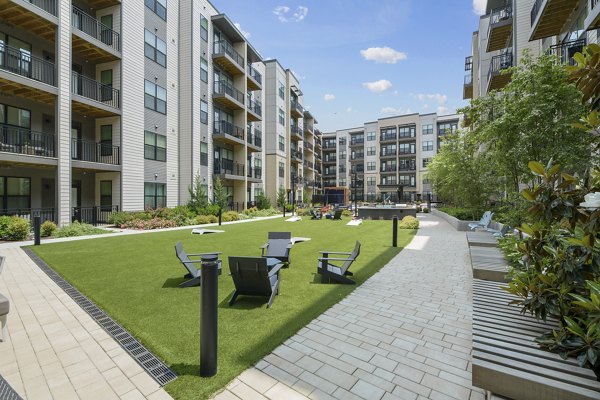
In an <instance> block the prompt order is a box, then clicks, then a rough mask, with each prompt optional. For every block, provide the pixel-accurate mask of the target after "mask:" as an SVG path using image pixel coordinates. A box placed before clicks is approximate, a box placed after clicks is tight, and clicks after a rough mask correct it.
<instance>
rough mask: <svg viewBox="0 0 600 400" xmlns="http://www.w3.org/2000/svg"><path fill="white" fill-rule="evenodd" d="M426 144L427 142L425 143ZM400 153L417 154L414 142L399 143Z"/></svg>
mask: <svg viewBox="0 0 600 400" xmlns="http://www.w3.org/2000/svg"><path fill="white" fill-rule="evenodd" d="M423 145H425V143H423ZM398 153H399V154H415V144H414V143H400V144H399V145H398Z"/></svg>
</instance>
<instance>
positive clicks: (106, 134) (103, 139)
mask: <svg viewBox="0 0 600 400" xmlns="http://www.w3.org/2000/svg"><path fill="white" fill-rule="evenodd" d="M112 136H113V135H112V125H100V154H101V155H102V156H112Z"/></svg>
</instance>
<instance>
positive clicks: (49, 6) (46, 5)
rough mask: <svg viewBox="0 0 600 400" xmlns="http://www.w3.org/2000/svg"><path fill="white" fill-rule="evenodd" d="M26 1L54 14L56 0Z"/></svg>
mask: <svg viewBox="0 0 600 400" xmlns="http://www.w3.org/2000/svg"><path fill="white" fill-rule="evenodd" d="M26 1H27V2H28V3H31V4H33V5H34V6H36V7H37V8H41V9H42V10H44V11H46V12H47V13H50V14H52V15H54V16H56V0H26Z"/></svg>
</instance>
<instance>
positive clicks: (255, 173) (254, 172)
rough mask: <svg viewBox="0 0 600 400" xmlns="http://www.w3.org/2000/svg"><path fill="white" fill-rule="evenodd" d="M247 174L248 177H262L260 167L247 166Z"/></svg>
mask: <svg viewBox="0 0 600 400" xmlns="http://www.w3.org/2000/svg"><path fill="white" fill-rule="evenodd" d="M247 176H248V178H255V179H261V178H262V168H261V167H249V168H248V175H247Z"/></svg>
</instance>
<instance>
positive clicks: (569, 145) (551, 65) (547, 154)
mask: <svg viewBox="0 0 600 400" xmlns="http://www.w3.org/2000/svg"><path fill="white" fill-rule="evenodd" d="M511 72H512V77H511V82H510V83H508V84H507V85H506V87H505V88H504V90H503V92H502V93H498V92H492V93H490V95H489V96H486V97H482V98H478V99H475V100H473V101H472V102H471V105H470V106H468V107H466V108H465V109H463V110H461V111H462V112H464V113H465V115H466V119H467V121H469V124H470V126H471V128H472V132H471V134H472V135H473V136H474V138H475V140H476V141H477V142H478V143H480V144H481V145H482V149H483V150H484V151H485V153H486V154H488V156H489V157H490V159H491V161H492V163H493V168H494V171H495V172H496V173H497V174H498V175H500V176H503V177H505V179H506V187H505V188H506V191H507V192H518V191H519V186H520V184H522V183H527V182H529V180H530V179H532V177H531V175H530V174H529V169H528V167H527V163H528V162H529V160H537V161H539V162H542V163H544V164H546V163H548V162H549V161H550V160H551V159H552V160H554V162H555V163H557V164H561V165H562V166H563V167H564V168H565V169H566V170H567V171H570V172H571V173H576V172H583V171H584V170H585V168H586V166H587V165H588V164H589V162H590V160H591V157H592V152H591V140H590V135H589V134H587V133H586V132H585V131H582V130H581V129H577V128H575V127H574V126H573V123H575V122H577V121H578V120H579V117H580V116H581V115H583V114H584V111H585V107H584V106H583V105H582V104H581V97H582V96H581V93H580V92H579V91H578V90H577V89H576V87H575V86H574V85H572V84H570V83H569V82H568V74H567V72H566V70H565V68H564V66H563V65H561V64H560V63H558V61H557V59H556V57H554V56H548V55H542V56H540V57H538V58H537V59H536V60H533V58H532V57H531V55H530V54H529V53H525V54H524V57H523V59H522V63H521V65H520V66H518V67H515V68H512V69H511Z"/></svg>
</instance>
